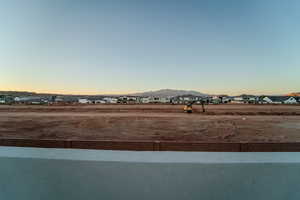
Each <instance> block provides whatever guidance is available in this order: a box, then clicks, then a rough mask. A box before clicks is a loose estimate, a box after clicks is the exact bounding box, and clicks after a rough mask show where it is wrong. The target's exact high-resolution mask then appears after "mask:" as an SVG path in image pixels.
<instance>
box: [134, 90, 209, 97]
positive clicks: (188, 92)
mask: <svg viewBox="0 0 300 200" xmlns="http://www.w3.org/2000/svg"><path fill="white" fill-rule="evenodd" d="M130 95H133V96H157V97H175V96H180V95H195V96H208V94H204V93H201V92H198V91H194V90H173V89H162V90H156V91H148V92H141V93H134V94H130Z"/></svg>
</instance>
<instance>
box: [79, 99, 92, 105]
mask: <svg viewBox="0 0 300 200" xmlns="http://www.w3.org/2000/svg"><path fill="white" fill-rule="evenodd" d="M78 102H79V103H82V104H87V103H91V101H90V100H88V99H78Z"/></svg>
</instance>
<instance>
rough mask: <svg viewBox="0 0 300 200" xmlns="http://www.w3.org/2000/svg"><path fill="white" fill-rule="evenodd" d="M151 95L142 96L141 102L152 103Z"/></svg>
mask: <svg viewBox="0 0 300 200" xmlns="http://www.w3.org/2000/svg"><path fill="white" fill-rule="evenodd" d="M150 101H151V97H141V98H140V103H150Z"/></svg>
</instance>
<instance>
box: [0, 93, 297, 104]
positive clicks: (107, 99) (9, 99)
mask: <svg viewBox="0 0 300 200" xmlns="http://www.w3.org/2000/svg"><path fill="white" fill-rule="evenodd" d="M189 102H193V103H195V104H201V103H202V102H204V103H205V104H300V97H299V96H266V95H263V96H254V95H240V96H228V95H201V96H197V95H192V94H186V95H178V96H170V97H162V96H133V95H121V96H116V95H114V96H103V95H98V96H76V95H12V94H10V95H0V104H26V105H53V104H55V105H60V104H62V105H66V104H78V105H84V104H187V103H189Z"/></svg>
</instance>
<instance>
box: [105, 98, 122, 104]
mask: <svg viewBox="0 0 300 200" xmlns="http://www.w3.org/2000/svg"><path fill="white" fill-rule="evenodd" d="M102 100H104V101H105V102H106V103H113V104H114V103H119V99H118V98H116V97H104V98H103V99H102Z"/></svg>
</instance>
